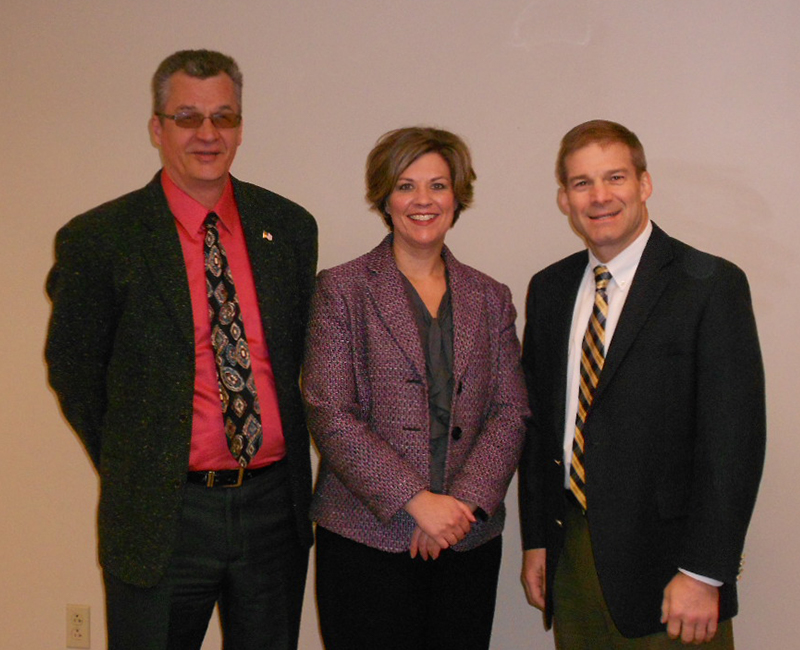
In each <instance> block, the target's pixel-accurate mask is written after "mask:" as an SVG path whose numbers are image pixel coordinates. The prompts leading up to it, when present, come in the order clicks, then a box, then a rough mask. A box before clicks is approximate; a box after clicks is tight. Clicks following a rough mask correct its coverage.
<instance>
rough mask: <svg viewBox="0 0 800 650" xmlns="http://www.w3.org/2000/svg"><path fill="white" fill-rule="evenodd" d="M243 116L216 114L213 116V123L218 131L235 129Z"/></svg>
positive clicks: (229, 113) (228, 113)
mask: <svg viewBox="0 0 800 650" xmlns="http://www.w3.org/2000/svg"><path fill="white" fill-rule="evenodd" d="M241 121H242V116H241V115H238V114H237V113H231V112H227V113H214V114H213V115H212V116H211V123H212V124H213V125H214V126H215V127H217V128H218V129H233V128H236V127H237V126H239V124H240V123H241Z"/></svg>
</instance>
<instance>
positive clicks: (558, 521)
mask: <svg viewBox="0 0 800 650" xmlns="http://www.w3.org/2000/svg"><path fill="white" fill-rule="evenodd" d="M556 526H558V527H559V528H563V527H564V522H563V521H561V520H560V519H556Z"/></svg>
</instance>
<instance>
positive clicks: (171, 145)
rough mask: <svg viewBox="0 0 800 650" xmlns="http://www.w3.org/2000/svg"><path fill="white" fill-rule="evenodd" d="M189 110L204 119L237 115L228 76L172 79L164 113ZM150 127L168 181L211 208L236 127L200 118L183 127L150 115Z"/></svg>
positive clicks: (237, 140) (237, 135)
mask: <svg viewBox="0 0 800 650" xmlns="http://www.w3.org/2000/svg"><path fill="white" fill-rule="evenodd" d="M191 112H196V113H200V114H202V115H205V116H208V115H213V114H215V113H228V112H231V113H241V107H240V106H239V102H238V101H237V99H236V89H235V87H234V84H233V81H232V80H231V78H230V77H229V76H228V75H227V74H224V73H221V74H218V75H217V76H215V77H208V78H207V79H198V78H196V77H190V76H189V75H187V74H186V73H185V72H176V73H175V74H174V75H172V77H170V81H169V96H168V99H167V103H166V106H165V107H164V113H165V114H166V115H175V114H177V113H191ZM150 129H151V132H152V136H153V141H154V142H155V144H156V145H157V146H158V148H159V149H160V150H161V158H162V162H163V165H164V169H165V170H166V171H167V173H168V174H169V176H170V178H171V179H172V180H173V181H174V182H175V184H176V185H177V186H178V187H180V188H181V189H182V190H183V191H184V192H186V193H187V194H188V195H189V196H191V197H193V198H194V199H196V200H198V201H199V202H200V203H203V204H204V205H206V207H213V205H214V203H216V201H217V199H219V196H221V194H222V190H223V189H224V187H225V183H226V182H227V179H228V171H229V170H230V168H231V164H232V163H233V159H234V157H235V156H236V150H237V149H238V147H239V145H240V144H241V143H242V125H241V124H240V125H239V126H237V127H234V128H229V129H224V128H220V129H218V128H217V127H215V126H214V125H213V124H212V123H211V120H204V121H203V123H202V124H201V125H200V126H199V127H197V128H194V129H191V128H189V129H186V128H181V127H179V126H178V125H177V124H175V122H174V121H173V120H171V119H167V118H159V117H158V116H156V115H154V116H153V117H152V119H151V120H150ZM209 201H211V205H208V202H209Z"/></svg>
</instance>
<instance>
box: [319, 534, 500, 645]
mask: <svg viewBox="0 0 800 650" xmlns="http://www.w3.org/2000/svg"><path fill="white" fill-rule="evenodd" d="M501 554H502V540H501V538H500V537H496V538H494V539H492V540H490V541H489V542H487V543H486V544H483V545H482V546H479V547H478V548H476V549H474V550H471V551H464V552H456V551H453V550H449V549H448V550H445V551H443V552H442V554H441V555H440V556H439V558H438V559H437V560H428V561H427V562H426V561H424V560H423V559H421V558H420V557H419V556H418V557H417V558H415V559H413V560H412V559H411V557H410V556H409V554H408V552H404V553H386V552H384V551H379V550H377V549H374V548H370V547H369V546H365V545H363V544H359V543H358V542H354V541H352V540H349V539H346V538H344V537H341V536H340V535H336V534H334V533H332V532H330V531H329V530H326V529H325V528H322V527H320V526H317V545H316V560H317V604H318V607H319V618H320V628H321V631H322V638H323V640H324V642H325V648H326V650H395V649H396V650H411V649H413V650H427V649H430V650H434V649H435V650H487V648H488V647H489V641H490V638H491V634H492V621H493V619H494V607H495V600H496V595H497V579H498V574H499V572H500V559H501Z"/></svg>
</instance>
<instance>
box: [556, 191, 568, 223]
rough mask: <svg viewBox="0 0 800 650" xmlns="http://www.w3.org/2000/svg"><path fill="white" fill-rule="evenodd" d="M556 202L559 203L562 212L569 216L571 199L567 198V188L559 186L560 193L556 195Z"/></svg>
mask: <svg viewBox="0 0 800 650" xmlns="http://www.w3.org/2000/svg"><path fill="white" fill-rule="evenodd" d="M556 203H557V204H558V209H559V210H561V214H563V215H564V216H566V217H568V216H569V199H567V190H565V189H564V188H563V187H559V188H558V194H557V195H556Z"/></svg>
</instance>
